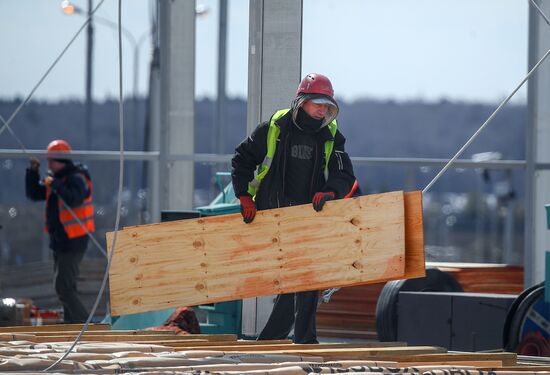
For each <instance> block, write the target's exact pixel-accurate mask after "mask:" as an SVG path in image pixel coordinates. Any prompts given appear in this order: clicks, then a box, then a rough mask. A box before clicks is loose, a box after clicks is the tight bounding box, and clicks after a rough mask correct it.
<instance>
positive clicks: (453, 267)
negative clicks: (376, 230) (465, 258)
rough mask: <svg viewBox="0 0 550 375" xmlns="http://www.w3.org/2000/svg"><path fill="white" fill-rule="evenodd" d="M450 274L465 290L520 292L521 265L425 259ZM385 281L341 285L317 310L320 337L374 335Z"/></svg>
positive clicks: (367, 337)
mask: <svg viewBox="0 0 550 375" xmlns="http://www.w3.org/2000/svg"><path fill="white" fill-rule="evenodd" d="M426 266H427V267H436V268H439V269H440V270H441V271H444V272H448V273H449V274H451V275H453V276H454V277H455V279H456V280H457V281H458V282H459V283H460V285H461V286H462V288H463V289H464V292H469V293H502V294H519V293H521V291H522V290H523V267H521V266H512V265H506V264H487V263H440V262H428V263H427V264H426ZM384 285H385V283H379V284H370V285H358V286H353V287H347V288H342V289H341V290H340V291H338V292H337V293H335V294H334V295H333V296H332V298H331V300H330V302H329V303H323V304H321V306H320V307H319V310H318V312H317V332H318V334H319V336H321V337H340V338H362V339H376V316H375V311H376V302H377V301H378V296H379V295H380V292H381V291H382V288H383V287H384Z"/></svg>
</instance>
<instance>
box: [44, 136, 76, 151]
mask: <svg viewBox="0 0 550 375" xmlns="http://www.w3.org/2000/svg"><path fill="white" fill-rule="evenodd" d="M48 152H71V146H70V145H69V144H68V143H67V141H64V140H63V139H56V140H54V141H51V142H50V144H49V145H48Z"/></svg>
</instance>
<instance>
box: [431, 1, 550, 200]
mask: <svg viewBox="0 0 550 375" xmlns="http://www.w3.org/2000/svg"><path fill="white" fill-rule="evenodd" d="M531 4H532V5H533V6H534V7H535V8H536V9H537V11H538V12H539V13H540V14H541V16H542V17H543V18H544V20H545V21H546V23H547V24H548V25H550V20H548V17H546V15H545V14H544V12H543V11H542V10H541V9H540V8H539V7H538V6H537V4H535V2H534V0H531ZM548 55H550V49H549V50H548V51H546V53H545V54H544V56H542V58H541V59H540V60H539V61H538V62H537V63H536V64H535V66H533V68H532V69H531V70H530V71H529V73H527V75H526V76H525V78H523V79H522V80H521V82H520V83H519V84H518V85H517V86H516V88H515V89H514V90H513V91H512V93H511V94H510V95H508V96H507V97H506V99H504V100H503V101H502V102H501V103H500V105H499V106H498V107H497V109H495V111H494V112H493V113H492V114H491V115H490V116H489V118H488V119H487V120H486V121H485V122H484V123H483V124H482V125H481V126H480V127H479V128H478V129H477V131H476V132H475V133H474V134H473V135H472V136H471V137H470V139H468V141H466V143H465V144H464V145H463V146H462V147H461V148H460V149H459V150H458V152H457V153H456V154H455V155H454V156H453V157H452V158H451V159H450V160H449V161H448V162H447V164H445V166H444V167H443V168H442V169H441V170H440V171H439V173H438V174H437V175H436V176H435V177H434V178H433V179H432V180H431V181H430V182H429V183H428V185H426V187H425V188H424V189H422V194H424V193H426V192H427V191H428V190H430V188H431V187H432V185H433V184H435V183H436V181H437V180H439V178H440V177H441V176H442V175H443V173H445V172H446V171H447V170H448V169H449V168H450V167H451V165H452V164H453V163H454V162H455V161H456V159H458V157H459V156H460V155H462V153H463V152H464V151H465V150H466V148H468V146H470V144H472V142H473V141H474V140H475V139H476V138H477V136H478V135H479V134H480V133H481V132H482V131H483V129H485V127H487V125H489V123H490V122H491V120H493V118H494V117H495V116H496V115H497V114H498V113H499V112H500V110H501V109H502V108H503V107H504V106H505V105H506V104H507V103H508V102H509V101H510V99H512V97H513V96H514V95H515V94H516V92H517V91H518V90H519V89H520V88H521V86H523V84H524V83H525V82H527V80H528V79H529V78H530V77H531V75H533V73H534V72H535V71H536V70H537V69H538V68H539V66H540V65H541V64H542V63H543V61H544V60H546V58H547V57H548Z"/></svg>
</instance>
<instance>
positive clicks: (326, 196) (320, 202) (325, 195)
mask: <svg viewBox="0 0 550 375" xmlns="http://www.w3.org/2000/svg"><path fill="white" fill-rule="evenodd" d="M334 198H335V195H334V193H333V192H332V191H320V192H318V193H315V195H314V196H313V199H312V200H311V203H313V209H314V210H315V211H317V212H318V211H321V210H322V209H323V206H324V205H325V202H326V201H331V200H333V199H334Z"/></svg>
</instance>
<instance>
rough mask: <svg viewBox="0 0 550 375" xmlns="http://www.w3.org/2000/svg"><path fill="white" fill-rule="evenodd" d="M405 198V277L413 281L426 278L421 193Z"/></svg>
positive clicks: (406, 194) (408, 195)
mask: <svg viewBox="0 0 550 375" xmlns="http://www.w3.org/2000/svg"><path fill="white" fill-rule="evenodd" d="M404 198H405V276H404V277H403V278H404V279H414V278H417V277H424V276H426V260H425V256H424V220H423V215H422V192H421V191H412V192H406V193H405V194H404Z"/></svg>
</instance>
